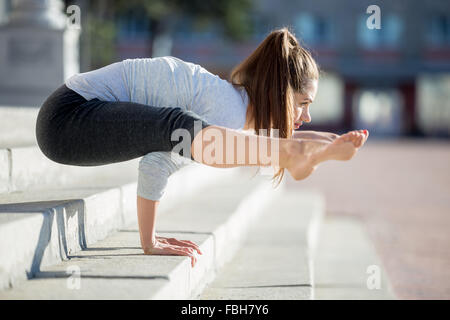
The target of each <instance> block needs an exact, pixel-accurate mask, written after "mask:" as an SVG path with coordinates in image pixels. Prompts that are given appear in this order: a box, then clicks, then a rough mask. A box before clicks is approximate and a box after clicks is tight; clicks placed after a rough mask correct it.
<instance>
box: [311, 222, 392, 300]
mask: <svg viewBox="0 0 450 320" xmlns="http://www.w3.org/2000/svg"><path fill="white" fill-rule="evenodd" d="M314 256H315V259H314V260H315V261H314V265H315V274H314V277H315V286H316V287H315V299H318V300H323V299H325V300H334V299H338V300H341V299H346V300H359V299H364V300H371V299H382V300H386V299H395V295H394V293H393V290H392V287H391V285H390V282H389V279H388V277H387V274H386V272H385V270H384V268H383V265H382V263H381V260H380V259H379V257H378V256H377V254H376V251H375V248H374V247H373V245H372V243H371V242H370V239H369V238H368V235H367V234H366V231H365V230H364V227H363V225H362V223H361V222H359V221H358V220H356V219H353V218H346V217H339V218H336V217H327V218H325V219H324V221H323V224H322V226H321V232H320V238H319V241H318V243H317V248H316V252H315V255H314ZM369 267H371V268H375V269H369V272H370V273H368V272H367V271H368V268H369ZM375 273H376V274H375ZM377 276H379V280H380V282H379V284H380V286H379V287H378V288H377V287H372V288H369V287H368V286H367V282H368V279H369V277H372V279H375V278H374V277H377ZM370 283H371V284H372V285H373V284H375V282H373V281H371V282H370Z"/></svg>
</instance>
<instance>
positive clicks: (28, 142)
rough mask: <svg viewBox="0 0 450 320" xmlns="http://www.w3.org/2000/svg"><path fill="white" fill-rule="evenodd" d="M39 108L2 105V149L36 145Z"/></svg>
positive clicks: (0, 143)
mask: <svg viewBox="0 0 450 320" xmlns="http://www.w3.org/2000/svg"><path fill="white" fill-rule="evenodd" d="M38 113H39V108H36V107H8V106H0V124H1V125H0V149H7V148H11V147H24V146H32V145H36V144H37V142H36V133H35V131H36V119H37V115H38Z"/></svg>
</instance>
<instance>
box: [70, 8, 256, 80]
mask: <svg viewBox="0 0 450 320" xmlns="http://www.w3.org/2000/svg"><path fill="white" fill-rule="evenodd" d="M64 2H65V5H66V7H67V6H69V5H71V4H76V5H79V6H80V7H81V9H82V28H83V30H84V31H83V32H82V39H81V40H82V41H81V48H82V70H83V71H88V70H89V69H92V68H97V67H101V66H104V65H106V64H108V63H111V62H112V61H113V60H114V54H115V48H114V46H115V43H114V41H115V39H116V36H117V32H118V30H117V17H119V16H123V15H133V14H135V13H136V12H140V13H144V15H145V16H146V17H147V18H148V20H149V24H148V25H149V29H150V30H149V37H150V39H149V42H150V46H151V47H152V48H153V49H152V50H153V52H152V55H154V54H155V53H156V51H157V49H158V48H157V47H164V39H166V40H167V39H170V38H171V37H172V34H173V32H174V26H175V25H176V22H177V19H179V18H180V17H183V16H188V17H190V18H192V20H194V22H195V24H196V25H201V26H205V25H208V24H209V23H211V22H214V23H218V24H220V25H221V26H223V28H222V30H223V32H224V36H225V37H227V38H228V39H229V40H232V41H244V40H246V39H248V37H250V36H251V35H252V33H253V31H254V30H253V24H252V20H251V16H250V10H251V9H252V7H253V0H215V1H205V0H190V1H183V0H148V1H147V0H96V1H90V0H64ZM161 40H162V41H161ZM158 41H159V42H158ZM155 42H156V46H155V45H154V44H155ZM158 43H159V45H158ZM166 49H167V50H170V46H169V47H168V48H166ZM161 53H162V52H161V51H160V52H159V54H161ZM166 54H170V53H166Z"/></svg>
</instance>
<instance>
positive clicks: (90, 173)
mask: <svg viewBox="0 0 450 320" xmlns="http://www.w3.org/2000/svg"><path fill="white" fill-rule="evenodd" d="M140 159H141V158H136V159H133V160H130V161H124V162H120V163H113V164H108V165H104V166H92V167H82V166H69V165H64V164H60V163H56V162H54V161H51V160H50V159H48V158H47V157H46V156H45V155H44V154H43V153H42V152H41V150H40V149H39V147H38V146H25V147H14V148H8V149H0V172H1V173H0V193H5V192H14V191H23V190H42V189H46V188H47V189H57V188H79V187H87V188H89V187H90V186H92V185H95V186H102V187H108V186H111V184H110V183H111V181H112V180H113V181H114V183H117V182H118V180H119V179H118V176H120V178H122V180H121V181H120V183H121V184H123V183H130V182H133V181H136V180H137V177H138V166H139V160H140ZM118 172H119V175H118V174H117V173H118Z"/></svg>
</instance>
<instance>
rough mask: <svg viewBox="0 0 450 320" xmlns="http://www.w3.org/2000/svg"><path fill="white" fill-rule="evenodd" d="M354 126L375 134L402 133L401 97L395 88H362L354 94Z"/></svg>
mask: <svg viewBox="0 0 450 320" xmlns="http://www.w3.org/2000/svg"><path fill="white" fill-rule="evenodd" d="M354 99H355V100H354V104H353V114H354V116H355V127H356V128H367V129H368V130H369V131H370V132H371V134H375V135H400V134H402V131H403V128H402V119H403V98H402V96H401V93H400V92H399V91H398V90H396V89H376V88H374V89H372V88H367V89H362V90H360V91H359V92H357V93H356V94H355V96H354Z"/></svg>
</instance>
